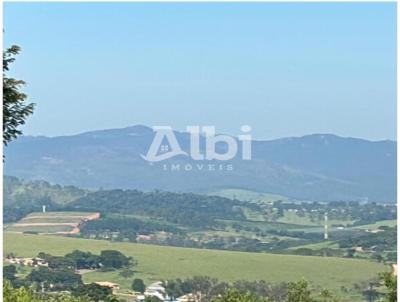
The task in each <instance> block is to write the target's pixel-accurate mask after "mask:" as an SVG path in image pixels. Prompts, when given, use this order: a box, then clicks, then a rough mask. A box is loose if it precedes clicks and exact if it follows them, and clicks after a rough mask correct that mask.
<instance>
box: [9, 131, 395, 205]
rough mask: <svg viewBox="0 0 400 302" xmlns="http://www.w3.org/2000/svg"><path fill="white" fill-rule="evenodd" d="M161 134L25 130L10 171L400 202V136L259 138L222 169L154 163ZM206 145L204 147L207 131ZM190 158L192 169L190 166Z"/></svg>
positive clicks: (171, 187)
mask: <svg viewBox="0 0 400 302" xmlns="http://www.w3.org/2000/svg"><path fill="white" fill-rule="evenodd" d="M175 135H176V137H177V140H178V141H179V143H180V145H181V146H182V149H184V150H189V134H188V133H185V132H175ZM153 138H154V132H153V130H152V129H151V128H149V127H146V126H141V125H137V126H132V127H127V128H121V129H108V130H99V131H91V132H85V133H82V134H78V135H72V136H59V137H30V136H27V137H21V138H19V139H17V140H16V141H14V142H12V143H11V144H10V145H9V146H8V147H6V148H5V156H6V161H5V167H4V169H5V174H8V175H13V176H17V177H20V178H24V179H28V180H30V179H42V180H46V181H49V182H52V183H59V184H63V185H75V186H78V187H84V188H93V189H98V188H104V189H113V188H122V189H140V190H155V189H159V190H166V191H177V192H214V191H217V190H220V189H226V188H238V189H246V190H253V191H257V192H266V193H273V194H279V195H284V196H288V197H290V198H295V199H306V200H321V201H323V200H326V201H329V200H361V201H362V200H369V201H379V202H395V201H396V148H397V146H396V145H397V144H396V142H393V141H376V142H374V141H368V140H363V139H356V138H344V137H339V136H336V135H332V134H312V135H306V136H303V137H293V138H282V139H276V140H268V141H262V140H256V141H253V142H252V160H251V161H243V160H241V158H240V155H238V156H236V157H235V158H234V159H232V160H230V161H229V162H227V163H224V162H222V165H223V169H222V170H221V171H220V170H219V168H220V167H219V165H220V164H221V162H216V161H213V162H212V164H214V165H215V167H216V170H215V171H208V170H204V169H205V168H204V167H207V164H208V162H205V161H204V162H197V161H193V160H192V159H190V158H188V157H185V156H177V157H174V158H171V159H169V160H166V161H163V162H160V163H155V164H149V162H147V161H145V160H143V159H142V158H141V156H140V154H146V153H147V151H148V148H149V146H150V144H151V142H152V140H153ZM223 147H224V146H218V147H217V149H218V150H219V151H221V150H222V149H223ZM200 149H201V150H204V138H201V142H200ZM164 163H165V164H166V165H167V166H168V167H169V169H168V170H167V171H164V170H163V164H164ZM227 164H229V165H232V168H233V170H232V171H230V170H229V171H228V170H227V167H226V165H227ZM172 165H175V167H176V165H180V167H181V170H180V171H171V166H172ZM185 165H191V166H192V169H191V170H190V171H184V167H185ZM196 165H198V166H196ZM202 165H203V166H204V167H203V166H202ZM200 166H201V167H202V169H200V170H199V169H198V168H199V167H200Z"/></svg>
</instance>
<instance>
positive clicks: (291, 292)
mask: <svg viewBox="0 0 400 302" xmlns="http://www.w3.org/2000/svg"><path fill="white" fill-rule="evenodd" d="M286 302H313V299H312V298H311V290H310V289H309V287H308V282H307V281H306V280H300V281H297V282H291V283H289V286H288V293H287V297H286Z"/></svg>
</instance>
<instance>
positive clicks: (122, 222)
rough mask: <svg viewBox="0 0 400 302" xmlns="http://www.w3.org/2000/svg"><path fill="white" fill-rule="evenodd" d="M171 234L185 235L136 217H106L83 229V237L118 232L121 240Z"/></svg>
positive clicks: (168, 226)
mask: <svg viewBox="0 0 400 302" xmlns="http://www.w3.org/2000/svg"><path fill="white" fill-rule="evenodd" d="M160 231H164V232H169V233H173V234H183V233H184V232H183V231H182V230H181V229H179V228H177V227H175V226H171V225H170V224H167V223H161V222H157V221H145V220H141V219H138V218H134V217H123V216H122V217H107V216H106V217H104V218H101V219H98V220H91V221H88V222H87V223H85V224H84V226H83V227H82V229H81V233H82V235H83V236H86V235H93V234H103V233H105V232H118V233H119V234H120V237H121V238H124V237H127V238H136V235H137V234H144V235H147V234H151V233H154V232H160ZM131 241H132V240H131Z"/></svg>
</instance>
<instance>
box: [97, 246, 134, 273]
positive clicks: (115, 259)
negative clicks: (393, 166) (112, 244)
mask: <svg viewBox="0 0 400 302" xmlns="http://www.w3.org/2000/svg"><path fill="white" fill-rule="evenodd" d="M100 261H101V264H102V265H103V266H104V267H105V268H114V269H119V268H123V267H129V266H133V265H135V264H136V262H135V261H133V259H132V258H131V257H127V256H125V255H124V254H122V253H121V252H120V251H114V250H105V251H101V253H100Z"/></svg>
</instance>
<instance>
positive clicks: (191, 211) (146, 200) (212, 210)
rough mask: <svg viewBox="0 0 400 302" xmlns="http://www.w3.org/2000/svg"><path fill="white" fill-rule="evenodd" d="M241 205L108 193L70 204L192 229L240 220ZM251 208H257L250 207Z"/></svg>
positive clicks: (177, 196) (133, 192)
mask: <svg viewBox="0 0 400 302" xmlns="http://www.w3.org/2000/svg"><path fill="white" fill-rule="evenodd" d="M243 205H244V203H243V202H240V201H237V200H230V199H227V198H224V197H218V196H208V195H199V194H192V193H182V194H179V193H171V192H160V191H155V192H141V191H136V190H109V191H97V192H94V193H90V194H88V195H86V196H84V197H82V198H79V199H77V200H76V201H74V202H72V203H71V204H70V208H71V209H72V210H85V211H100V212H102V213H104V214H107V213H120V214H130V213H131V214H135V215H143V216H150V217H155V218H162V219H163V220H165V221H167V222H170V223H174V224H179V225H184V226H191V227H207V228H210V227H213V226H217V225H218V222H217V221H216V219H233V220H243V219H245V216H244V214H243V212H242V210H241V209H240V206H243ZM252 206H253V207H254V206H256V205H252Z"/></svg>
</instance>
